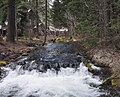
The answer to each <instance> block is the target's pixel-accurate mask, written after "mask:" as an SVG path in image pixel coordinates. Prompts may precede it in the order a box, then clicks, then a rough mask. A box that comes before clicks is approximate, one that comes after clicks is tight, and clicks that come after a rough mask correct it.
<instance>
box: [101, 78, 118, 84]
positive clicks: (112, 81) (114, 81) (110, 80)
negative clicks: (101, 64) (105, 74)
mask: <svg viewBox="0 0 120 97" xmlns="http://www.w3.org/2000/svg"><path fill="white" fill-rule="evenodd" d="M119 81H120V80H119V79H118V78H116V77H113V76H111V77H109V78H106V79H105V80H104V81H103V83H102V85H112V86H117V85H118V83H119Z"/></svg>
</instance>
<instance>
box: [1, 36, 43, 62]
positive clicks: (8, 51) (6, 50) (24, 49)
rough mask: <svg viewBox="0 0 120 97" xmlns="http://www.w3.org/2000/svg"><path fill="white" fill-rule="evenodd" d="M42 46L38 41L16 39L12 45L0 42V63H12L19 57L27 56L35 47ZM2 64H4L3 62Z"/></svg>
mask: <svg viewBox="0 0 120 97" xmlns="http://www.w3.org/2000/svg"><path fill="white" fill-rule="evenodd" d="M41 45H42V41H40V40H39V39H34V40H29V39H23V38H21V39H18V40H17V41H16V42H15V43H14V44H11V43H9V42H4V41H1V42H0V61H1V63H2V62H3V61H5V62H12V61H14V60H15V59H16V58H17V57H19V56H21V55H22V56H27V55H28V54H29V53H30V52H31V51H32V50H34V49H35V48H36V47H39V46H41ZM3 63H4V62H3Z"/></svg>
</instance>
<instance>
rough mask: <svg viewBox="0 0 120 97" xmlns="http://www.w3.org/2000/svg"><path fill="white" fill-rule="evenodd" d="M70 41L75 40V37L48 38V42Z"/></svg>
mask: <svg viewBox="0 0 120 97" xmlns="http://www.w3.org/2000/svg"><path fill="white" fill-rule="evenodd" d="M72 41H77V40H76V39H73V38H72V39H67V38H61V37H59V38H53V39H51V40H50V42H53V43H60V42H72Z"/></svg>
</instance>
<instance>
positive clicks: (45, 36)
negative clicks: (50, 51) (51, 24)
mask: <svg viewBox="0 0 120 97" xmlns="http://www.w3.org/2000/svg"><path fill="white" fill-rule="evenodd" d="M46 39H47V0H45V32H44V42H43V45H45V43H46Z"/></svg>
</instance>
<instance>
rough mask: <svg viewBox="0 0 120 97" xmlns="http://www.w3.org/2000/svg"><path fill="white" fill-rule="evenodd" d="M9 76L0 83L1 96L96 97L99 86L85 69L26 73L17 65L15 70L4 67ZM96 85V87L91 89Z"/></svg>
mask: <svg viewBox="0 0 120 97" xmlns="http://www.w3.org/2000/svg"><path fill="white" fill-rule="evenodd" d="M4 69H6V70H7V71H8V75H7V76H6V77H5V78H3V79H2V80H1V82H0V97H98V96H100V95H101V94H102V93H101V92H100V89H99V87H97V86H98V85H100V84H101V83H102V81H101V80H100V79H99V77H98V76H93V75H92V73H90V72H89V71H88V68H87V67H85V66H84V64H83V63H80V66H79V68H78V69H77V70H76V69H73V68H61V69H60V71H59V72H58V74H56V71H55V70H47V72H46V73H41V72H38V71H36V70H32V71H27V70H23V69H22V68H21V67H20V66H18V67H17V68H16V69H15V70H11V69H10V68H4ZM93 86H96V87H93Z"/></svg>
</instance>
